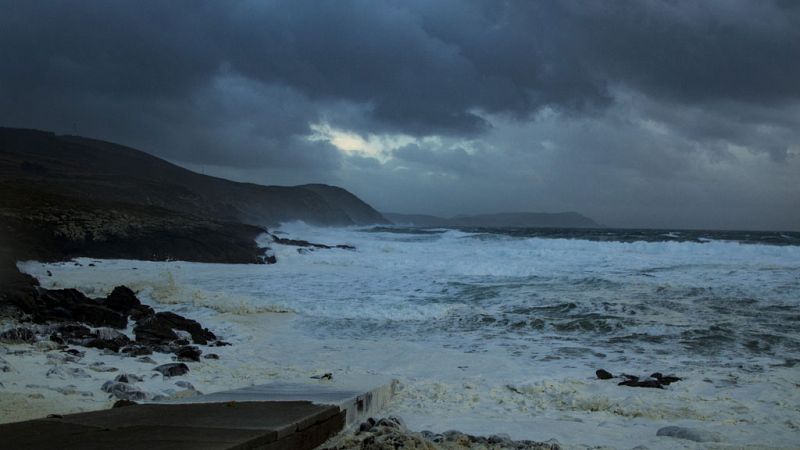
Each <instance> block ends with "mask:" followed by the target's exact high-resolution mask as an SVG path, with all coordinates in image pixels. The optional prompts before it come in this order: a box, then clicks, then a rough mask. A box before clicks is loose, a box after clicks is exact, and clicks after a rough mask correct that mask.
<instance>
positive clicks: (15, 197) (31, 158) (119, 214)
mask: <svg viewBox="0 0 800 450" xmlns="http://www.w3.org/2000/svg"><path fill="white" fill-rule="evenodd" d="M291 220H302V221H305V222H307V223H311V224H317V225H353V224H379V223H388V221H387V220H386V219H385V218H383V216H381V214H380V213H378V212H377V211H375V210H374V209H372V208H371V207H370V206H369V205H367V204H366V203H364V202H363V201H361V200H360V199H359V198H358V197H356V196H355V195H353V194H351V193H350V192H347V191H346V190H344V189H341V188H338V187H335V186H327V185H322V184H309V185H303V186H291V187H287V186H261V185H257V184H252V183H238V182H233V181H229V180H225V179H221V178H216V177H211V176H206V175H202V174H198V173H195V172H192V171H190V170H187V169H184V168H181V167H179V166H177V165H175V164H172V163H169V162H167V161H164V160H162V159H159V158H157V157H155V156H152V155H149V154H147V153H145V152H142V151H139V150H136V149H132V148H129V147H124V146H121V145H117V144H113V143H109V142H103V141H98V140H94V139H89V138H84V137H78V136H58V135H55V134H53V133H49V132H44V131H36V130H27V129H14V128H0V249H2V252H3V253H5V256H4V257H6V258H12V259H16V260H25V259H35V260H42V261H56V260H67V259H70V258H73V257H77V256H88V257H97V258H126V259H142V260H184V261H197V262H220V263H258V262H264V260H265V257H264V253H263V249H260V248H258V247H257V245H256V243H255V238H256V237H257V236H258V235H260V234H261V233H263V232H264V231H265V229H266V228H267V227H270V226H274V225H277V224H279V223H281V222H285V221H291Z"/></svg>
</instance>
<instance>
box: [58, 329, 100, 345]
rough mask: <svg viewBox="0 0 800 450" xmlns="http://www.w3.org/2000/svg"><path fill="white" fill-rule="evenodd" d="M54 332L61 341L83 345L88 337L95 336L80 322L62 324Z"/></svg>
mask: <svg viewBox="0 0 800 450" xmlns="http://www.w3.org/2000/svg"><path fill="white" fill-rule="evenodd" d="M54 334H57V335H58V337H60V338H61V339H62V340H63V341H65V342H68V343H70V344H75V345H83V343H84V342H85V341H87V340H88V339H93V338H95V337H96V336H95V334H94V333H92V330H90V329H89V328H88V327H86V326H85V325H80V324H69V325H62V326H60V327H58V329H57V331H56V333H54ZM51 339H52V336H51Z"/></svg>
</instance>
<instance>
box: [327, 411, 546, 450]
mask: <svg viewBox="0 0 800 450" xmlns="http://www.w3.org/2000/svg"><path fill="white" fill-rule="evenodd" d="M398 448H402V449H408V450H416V449H419V450H505V449H516V450H559V449H560V448H561V446H560V445H559V444H558V442H555V441H549V442H536V441H531V440H519V441H515V440H512V439H511V438H510V437H509V436H506V435H491V436H473V435H470V434H466V433H462V432H460V431H456V430H451V431H445V432H444V433H433V432H431V431H420V432H414V431H411V430H409V429H408V428H406V426H405V423H404V422H403V420H402V419H400V418H399V417H386V418H382V419H374V418H369V419H368V420H367V421H365V422H363V423H361V424H360V426H359V427H358V428H357V429H354V430H352V431H349V432H346V433H342V434H340V435H338V436H336V437H334V438H332V439H330V440H328V442H326V443H324V444H323V445H322V446H321V447H320V450H395V449H398Z"/></svg>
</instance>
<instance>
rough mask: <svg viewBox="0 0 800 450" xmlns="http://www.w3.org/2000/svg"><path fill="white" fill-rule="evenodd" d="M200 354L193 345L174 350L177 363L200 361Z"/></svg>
mask: <svg viewBox="0 0 800 450" xmlns="http://www.w3.org/2000/svg"><path fill="white" fill-rule="evenodd" d="M202 354H203V352H202V351H201V350H200V349H199V348H197V347H195V346H193V345H185V346H183V347H180V348H178V349H177V350H175V355H176V356H177V357H178V361H200V355H202Z"/></svg>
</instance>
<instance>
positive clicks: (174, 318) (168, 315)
mask: <svg viewBox="0 0 800 450" xmlns="http://www.w3.org/2000/svg"><path fill="white" fill-rule="evenodd" d="M156 319H158V320H159V321H162V322H164V323H165V324H167V325H168V326H169V327H170V328H173V329H176V330H181V331H186V332H187V333H189V334H191V335H192V341H193V342H194V343H195V344H201V345H206V344H208V341H213V340H215V339H216V338H217V337H216V336H215V335H214V333H212V332H211V331H209V330H208V329H207V328H203V327H202V326H201V325H200V324H199V323H198V322H196V321H194V320H192V319H187V318H185V317H183V316H181V315H178V314H175V313H173V312H160V313H157V314H156Z"/></svg>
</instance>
